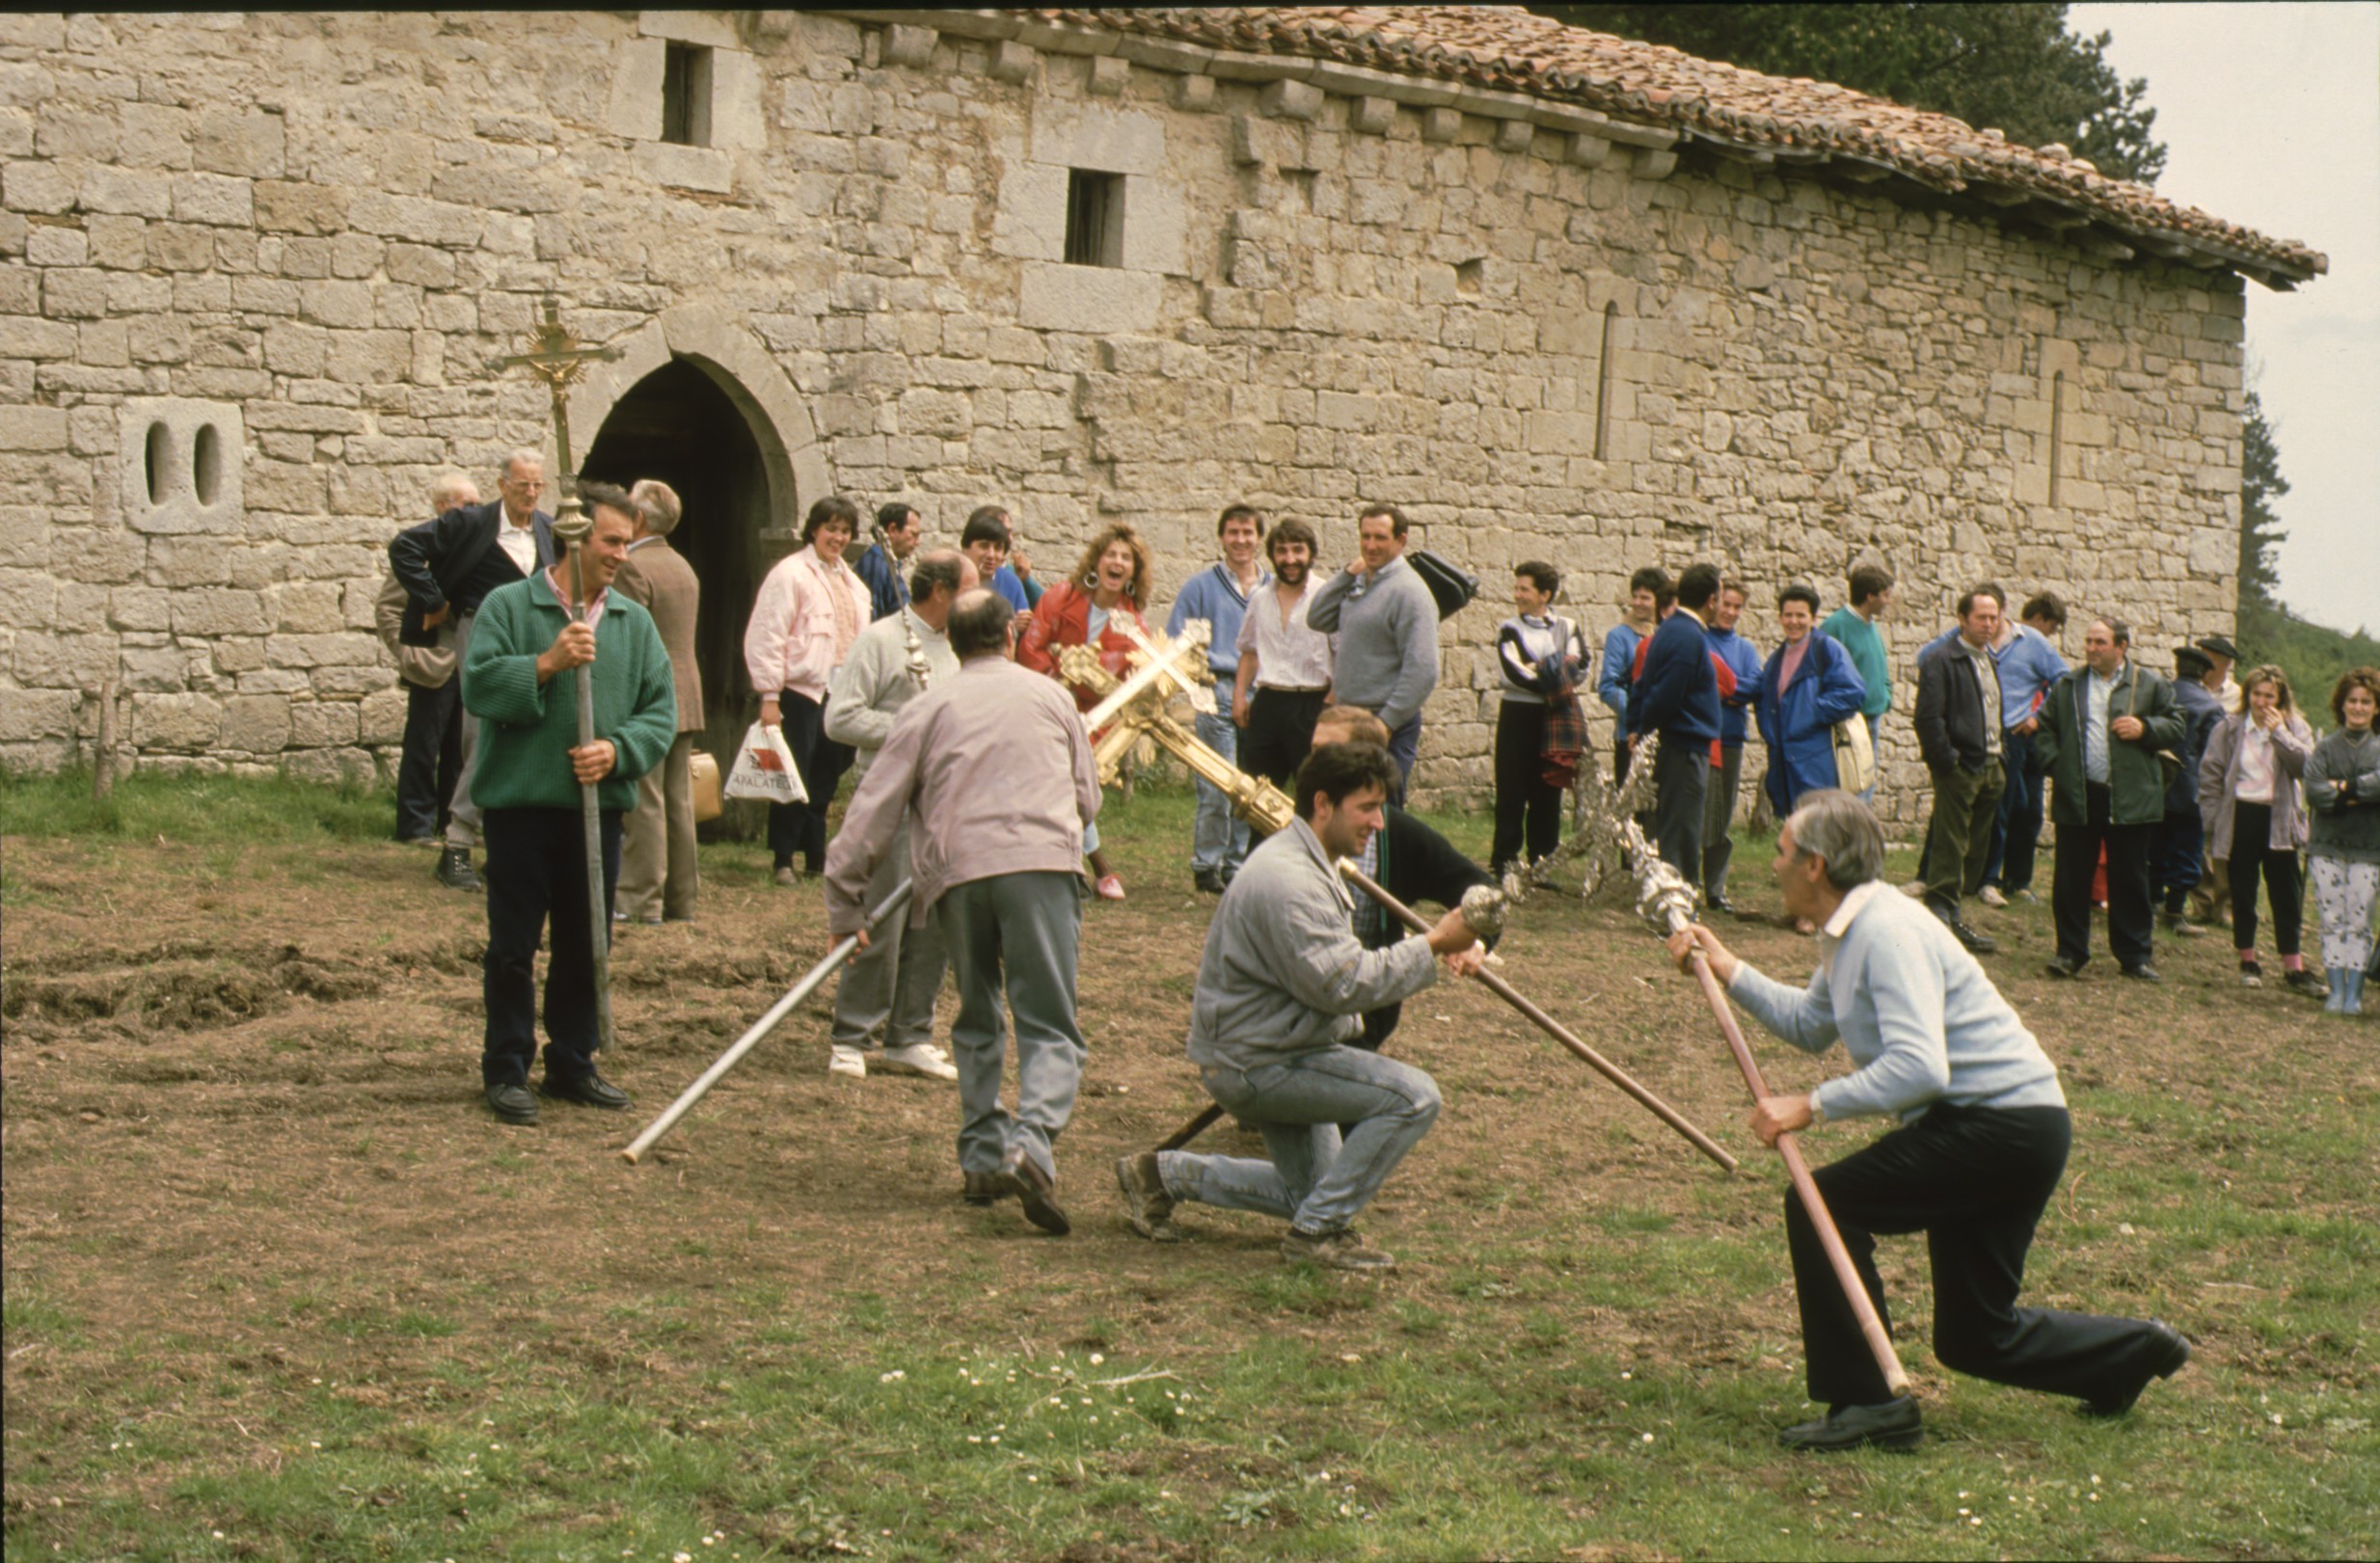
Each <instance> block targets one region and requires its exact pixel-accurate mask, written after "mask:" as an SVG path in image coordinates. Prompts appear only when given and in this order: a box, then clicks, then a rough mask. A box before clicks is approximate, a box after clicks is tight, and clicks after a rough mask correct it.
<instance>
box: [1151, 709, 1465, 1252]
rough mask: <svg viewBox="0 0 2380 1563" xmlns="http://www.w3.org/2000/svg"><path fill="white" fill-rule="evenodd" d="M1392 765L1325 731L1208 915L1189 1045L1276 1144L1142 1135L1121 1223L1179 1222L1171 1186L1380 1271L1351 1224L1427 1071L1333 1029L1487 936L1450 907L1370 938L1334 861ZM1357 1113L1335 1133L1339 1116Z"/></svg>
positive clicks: (1416, 1102)
mask: <svg viewBox="0 0 2380 1563" xmlns="http://www.w3.org/2000/svg"><path fill="white" fill-rule="evenodd" d="M1394 781H1395V768H1394V766H1393V763H1392V762H1391V761H1390V759H1389V756H1388V753H1387V751H1386V750H1384V749H1381V748H1379V747H1377V746H1375V745H1372V744H1368V743H1328V744H1324V745H1322V746H1321V747H1319V748H1317V749H1315V750H1314V751H1313V752H1312V754H1311V755H1309V756H1308V757H1307V760H1306V763H1305V764H1304V765H1303V766H1301V767H1299V768H1298V772H1297V819H1296V820H1295V821H1294V822H1292V823H1291V824H1290V826H1289V828H1288V829H1286V830H1285V831H1282V832H1281V833H1280V834H1278V835H1276V836H1273V837H1271V838H1270V839H1269V840H1267V841H1266V842H1265V843H1264V845H1263V846H1261V847H1259V848H1258V849H1256V850H1255V851H1254V852H1251V853H1250V854H1249V856H1248V861H1247V864H1246V866H1244V867H1243V868H1242V869H1241V870H1240V872H1239V874H1238V876H1237V877H1235V878H1234V879H1232V881H1231V888H1230V889H1228V890H1226V891H1225V892H1224V896H1223V901H1222V903H1220V904H1219V905H1218V906H1217V907H1216V909H1215V918H1214V921H1213V923H1211V924H1210V925H1209V926H1208V928H1207V930H1206V952H1205V955H1204V957H1202V958H1201V960H1200V962H1199V977H1198V987H1197V990H1196V992H1195V993H1194V995H1193V997H1192V1000H1191V1011H1190V1048H1189V1050H1190V1062H1191V1063H1193V1064H1197V1065H1198V1066H1199V1069H1200V1072H1201V1075H1202V1077H1203V1078H1204V1082H1205V1085H1206V1092H1207V1094H1208V1095H1210V1096H1212V1097H1214V1099H1215V1100H1216V1101H1217V1102H1220V1103H1221V1104H1222V1105H1223V1106H1224V1107H1226V1108H1228V1109H1229V1110H1230V1111H1231V1113H1232V1114H1234V1115H1235V1116H1236V1117H1237V1118H1239V1119H1240V1121H1241V1122H1243V1123H1246V1124H1249V1125H1251V1126H1253V1127H1254V1128H1256V1129H1257V1131H1258V1133H1260V1134H1262V1135H1263V1137H1264V1144H1265V1146H1266V1148H1268V1149H1269V1150H1271V1152H1272V1158H1273V1159H1272V1160H1271V1161H1269V1162H1264V1161H1252V1160H1244V1159H1238V1158H1233V1157H1229V1156H1204V1155H1195V1154H1193V1153H1191V1152H1189V1151H1183V1150H1165V1151H1144V1152H1142V1153H1140V1154H1139V1155H1134V1156H1125V1157H1123V1158H1122V1159H1121V1160H1119V1161H1118V1162H1117V1164H1116V1177H1117V1180H1118V1182H1119V1183H1120V1184H1121V1185H1122V1189H1123V1197H1124V1203H1125V1206H1126V1209H1127V1211H1128V1213H1129V1216H1130V1219H1131V1222H1132V1228H1133V1230H1135V1231H1137V1232H1139V1233H1140V1234H1141V1235H1142V1236H1144V1237H1148V1238H1152V1239H1154V1240H1156V1241H1159V1242H1164V1241H1169V1240H1172V1239H1174V1238H1177V1237H1179V1236H1180V1235H1181V1234H1180V1231H1179V1229H1178V1228H1176V1226H1174V1224H1173V1209H1174V1204H1175V1202H1176V1200H1183V1199H1187V1200H1195V1201H1197V1202H1199V1203H1201V1204H1210V1205H1220V1206H1223V1207H1224V1208H1226V1209H1231V1210H1258V1211H1262V1212H1264V1213H1266V1214H1268V1215H1274V1216H1280V1217H1283V1218H1284V1219H1285V1220H1286V1221H1287V1222H1288V1223H1289V1235H1288V1237H1287V1239H1286V1240H1285V1242H1284V1243H1283V1244H1282V1246H1281V1251H1282V1253H1283V1255H1284V1256H1285V1257H1286V1258H1289V1259H1311V1260H1312V1261H1314V1262H1315V1263H1317V1264H1323V1265H1328V1266H1330V1267H1332V1268H1334V1269H1339V1270H1392V1269H1394V1268H1395V1265H1396V1261H1395V1259H1394V1258H1393V1257H1392V1256H1390V1255H1389V1254H1386V1253H1381V1252H1380V1251H1379V1250H1378V1249H1374V1248H1370V1247H1368V1246H1366V1244H1365V1243H1364V1242H1363V1240H1362V1239H1360V1238H1358V1237H1357V1236H1356V1234H1355V1228H1354V1226H1352V1225H1350V1224H1351V1223H1352V1222H1353V1221H1354V1220H1355V1214H1356V1212H1357V1211H1359V1210H1361V1209H1363V1208H1364V1206H1365V1205H1366V1204H1367V1203H1369V1202H1370V1200H1371V1198H1372V1196H1373V1195H1374V1194H1376V1193H1378V1192H1379V1190H1380V1185H1381V1184H1382V1183H1384V1182H1386V1181H1387V1180H1388V1176H1389V1173H1390V1172H1393V1171H1394V1170H1395V1168H1396V1164H1397V1163H1398V1162H1400V1161H1402V1160H1403V1159H1404V1157H1405V1152H1407V1151H1408V1150H1411V1149H1412V1148H1413V1147H1414V1146H1415V1145H1417V1144H1419V1143H1420V1139H1421V1137H1422V1136H1423V1135H1424V1134H1427V1133H1428V1132H1429V1127H1430V1124H1431V1123H1433V1122H1434V1121H1436V1119H1437V1118H1438V1087H1437V1084H1436V1083H1435V1082H1433V1081H1432V1080H1431V1079H1430V1077H1429V1076H1428V1075H1426V1074H1423V1073H1422V1072H1421V1071H1420V1070H1419V1069H1417V1068H1415V1067H1414V1066H1413V1065H1411V1064H1399V1063H1397V1062H1396V1061H1395V1060H1393V1059H1386V1058H1382V1057H1381V1056H1380V1055H1379V1054H1377V1053H1366V1052H1364V1051H1362V1050H1360V1049H1357V1048H1352V1047H1349V1046H1347V1045H1346V1044H1347V1042H1348V1040H1349V1039H1350V1038H1354V1037H1357V1036H1360V1035H1361V1034H1362V1031H1363V1024H1362V1022H1361V1020H1360V1019H1359V1018H1358V1017H1359V1016H1360V1015H1361V1014H1362V1013H1363V1012H1364V1011H1366V1010H1376V1009H1378V1008H1379V1007H1380V1006H1382V1005H1384V1004H1393V1003H1395V1002H1396V1001H1398V1000H1400V999H1405V998H1409V997H1411V996H1412V995H1413V994H1415V993H1418V992H1420V990H1421V989H1423V988H1425V987H1427V986H1429V985H1430V984H1432V983H1434V982H1436V981H1437V978H1438V969H1437V965H1436V963H1435V961H1434V959H1433V957H1437V958H1442V959H1444V961H1445V962H1446V966H1447V970H1448V971H1450V972H1452V973H1454V974H1455V975H1456V976H1468V975H1469V974H1471V973H1473V972H1474V971H1477V970H1478V969H1479V965H1480V963H1481V961H1482V960H1484V959H1485V958H1486V952H1485V951H1484V950H1483V949H1481V948H1480V946H1479V944H1478V942H1477V939H1476V936H1475V935H1474V933H1473V931H1472V930H1471V928H1470V926H1469V925H1467V924H1466V923H1465V922H1464V921H1463V919H1462V914H1461V913H1459V912H1448V913H1447V915H1446V916H1445V917H1444V918H1442V919H1440V920H1439V923H1438V926H1437V927H1436V928H1433V929H1432V930H1430V931H1429V933H1428V934H1427V935H1426V936H1425V935H1420V934H1416V935H1415V936H1413V937H1412V938H1408V939H1405V940H1403V941H1401V942H1400V943H1397V944H1393V945H1391V946H1389V947H1388V948H1387V949H1384V950H1366V949H1365V948H1364V947H1363V945H1362V944H1360V943H1358V942H1357V940H1356V937H1355V933H1354V931H1353V930H1352V927H1351V923H1350V917H1351V914H1352V913H1353V911H1354V909H1355V903H1354V893H1353V892H1352V891H1351V890H1350V889H1349V888H1348V886H1347V884H1346V882H1345V881H1344V880H1342V879H1341V878H1340V877H1339V873H1338V870H1337V868H1336V866H1335V865H1336V864H1337V861H1338V860H1339V858H1342V857H1355V856H1358V855H1360V854H1361V853H1362V852H1363V850H1364V846H1365V843H1366V841H1368V840H1369V839H1370V838H1371V834H1372V832H1373V831H1375V830H1378V829H1379V828H1380V825H1381V809H1382V805H1383V804H1384V803H1385V802H1386V800H1387V798H1388V795H1389V789H1390V787H1391V786H1392V785H1393V782H1394ZM1341 1123H1352V1124H1354V1125H1355V1127H1354V1128H1353V1129H1352V1130H1351V1131H1350V1132H1349V1133H1348V1135H1347V1137H1346V1140H1345V1142H1344V1143H1343V1144H1342V1143H1341V1142H1340V1140H1339V1128H1338V1125H1339V1124H1341Z"/></svg>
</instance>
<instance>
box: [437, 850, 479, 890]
mask: <svg viewBox="0 0 2380 1563" xmlns="http://www.w3.org/2000/svg"><path fill="white" fill-rule="evenodd" d="M438 882H439V883H440V884H443V885H445V886H446V888H447V889H449V890H484V889H486V888H487V887H486V886H485V885H483V884H481V883H480V882H479V876H478V875H476V874H474V873H473V872H472V866H471V849H470V848H468V847H449V848H447V849H446V850H445V851H443V852H440V853H439V854H438Z"/></svg>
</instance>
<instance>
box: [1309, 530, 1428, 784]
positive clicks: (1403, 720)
mask: <svg viewBox="0 0 2380 1563" xmlns="http://www.w3.org/2000/svg"><path fill="white" fill-rule="evenodd" d="M1405 525H1406V523H1405V513H1404V512H1403V511H1401V510H1399V509H1397V508H1396V507H1395V506H1394V505H1393V504H1376V505H1373V506H1371V507H1370V508H1369V509H1367V510H1366V511H1365V512H1364V513H1363V514H1362V515H1361V516H1359V517H1357V518H1356V524H1355V530H1356V542H1357V545H1358V547H1359V548H1360V549H1361V551H1362V555H1363V556H1362V558H1361V559H1359V560H1358V562H1356V563H1354V564H1351V565H1349V566H1347V568H1346V569H1344V570H1341V571H1340V572H1339V574H1338V575H1337V576H1335V577H1333V578H1332V579H1331V580H1330V581H1329V582H1328V583H1327V584H1325V585H1324V586H1323V588H1322V589H1321V590H1320V591H1318V592H1316V593H1314V600H1313V602H1312V604H1310V605H1308V606H1307V608H1306V628H1308V629H1309V630H1313V631H1316V632H1318V633H1322V634H1333V633H1336V634H1337V635H1338V636H1339V663H1338V666H1337V667H1336V668H1335V669H1334V671H1333V675H1332V680H1331V684H1332V687H1333V689H1334V690H1335V691H1336V692H1337V694H1338V697H1339V700H1340V702H1341V703H1343V704H1345V705H1350V706H1362V707H1363V708H1364V709H1365V710H1366V711H1368V712H1370V713H1371V714H1373V715H1375V716H1377V717H1379V718H1380V719H1381V720H1382V721H1384V722H1386V723H1388V724H1389V758H1390V759H1392V760H1393V761H1395V762H1396V785H1395V786H1394V787H1393V788H1392V789H1391V790H1390V792H1389V801H1390V802H1392V803H1393V804H1395V805H1396V806H1397V807H1399V808H1402V807H1404V804H1405V784H1406V783H1407V782H1408V781H1409V780H1411V779H1412V776H1413V762H1414V759H1415V757H1416V756H1418V755H1419V754H1420V752H1421V707H1422V706H1423V704H1425V703H1426V702H1427V701H1428V699H1429V697H1430V691H1431V690H1432V689H1435V688H1436V687H1438V600H1437V599H1436V598H1434V597H1432V596H1431V595H1430V589H1429V587H1428V585H1427V584H1426V583H1425V582H1423V580H1422V579H1421V578H1420V576H1418V575H1416V574H1415V573H1414V569H1413V566H1411V565H1409V564H1407V563H1406V562H1405Z"/></svg>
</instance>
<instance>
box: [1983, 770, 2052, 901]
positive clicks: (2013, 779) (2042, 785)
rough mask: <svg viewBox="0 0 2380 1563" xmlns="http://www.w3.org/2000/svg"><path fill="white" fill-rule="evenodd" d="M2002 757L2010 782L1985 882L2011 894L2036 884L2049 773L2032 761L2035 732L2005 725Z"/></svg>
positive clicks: (2004, 791) (1988, 862)
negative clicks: (2034, 862)
mask: <svg viewBox="0 0 2380 1563" xmlns="http://www.w3.org/2000/svg"><path fill="white" fill-rule="evenodd" d="M2000 760H2001V763H2002V765H2003V766H2004V768H2006V770H2007V772H2008V786H2007V788H2006V789H2004V790H2003V791H2002V792H2001V794H2000V817H1999V820H1998V821H1997V822H1996V824H1997V828H1996V829H1995V830H1994V831H1993V833H1992V838H1991V855H1990V856H1989V857H1988V859H1986V860H1985V863H1984V883H1986V884H1996V885H1998V886H1999V887H2000V888H2001V889H2002V890H2005V891H2007V892H2008V893H2009V894H2010V895H2012V896H2013V895H2015V893H2016V892H2017V891H2019V890H2030V889H2032V888H2033V859H2034V854H2035V853H2036V852H2037V851H2039V850H2040V849H2041V844H2042V818H2043V815H2044V812H2045V811H2046V808H2047V805H2048V801H2049V775H2048V772H2046V771H2044V770H2042V769H2041V768H2039V767H2037V766H2035V765H2034V763H2033V735H2031V734H2030V733H2016V732H2011V731H2009V730H2007V729H2002V730H2001V733H2000Z"/></svg>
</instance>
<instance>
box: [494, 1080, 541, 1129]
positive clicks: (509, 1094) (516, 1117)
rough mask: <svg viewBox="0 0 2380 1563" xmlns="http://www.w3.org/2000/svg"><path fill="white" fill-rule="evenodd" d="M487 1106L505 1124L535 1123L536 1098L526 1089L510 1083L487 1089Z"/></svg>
mask: <svg viewBox="0 0 2380 1563" xmlns="http://www.w3.org/2000/svg"><path fill="white" fill-rule="evenodd" d="M487 1094H488V1106H489V1108H490V1109H491V1110H493V1111H494V1112H495V1114H496V1116H497V1117H498V1118H502V1119H503V1120H504V1121H505V1122H506V1123H534V1122H536V1121H537V1098H536V1097H534V1096H532V1095H530V1094H529V1093H528V1087H527V1086H516V1085H513V1084H511V1083H510V1082H506V1083H504V1084H502V1085H497V1086H490V1087H489V1088H488V1092H487Z"/></svg>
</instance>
